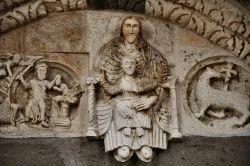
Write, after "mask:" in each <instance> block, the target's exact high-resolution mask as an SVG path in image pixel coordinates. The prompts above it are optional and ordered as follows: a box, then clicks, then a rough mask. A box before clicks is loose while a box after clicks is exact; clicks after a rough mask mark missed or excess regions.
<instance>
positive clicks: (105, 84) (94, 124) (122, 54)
mask: <svg viewBox="0 0 250 166" xmlns="http://www.w3.org/2000/svg"><path fill="white" fill-rule="evenodd" d="M140 26H142V24H141V23H140V20H139V19H138V18H137V17H134V16H130V17H127V18H125V19H124V20H123V24H122V25H121V34H122V36H121V37H119V38H114V39H112V40H111V41H110V42H108V43H107V44H105V45H104V46H103V47H102V48H101V49H100V51H99V55H98V57H97V58H96V61H95V65H94V69H93V71H92V73H91V75H92V76H91V77H88V79H87V85H88V113H89V114H88V115H89V117H88V119H89V126H88V132H87V136H89V137H101V136H104V144H105V151H106V152H109V151H112V152H113V154H114V157H115V159H116V160H118V161H120V162H125V161H127V160H129V159H130V158H131V157H132V155H133V154H134V153H135V154H136V155H137V156H138V157H139V158H140V159H141V160H142V161H144V162H150V161H151V160H152V158H153V154H154V148H159V149H167V141H168V140H169V139H180V138H181V137H182V135H181V134H180V132H179V122H178V115H177V105H176V100H177V97H176V83H177V77H175V76H169V75H168V74H169V73H168V64H167V60H166V59H165V58H164V57H163V56H162V55H161V53H159V52H158V51H157V50H156V49H155V48H153V47H152V46H151V45H150V44H149V43H147V42H146V41H145V40H144V39H143V38H142V36H140V35H139V34H140V33H141V32H140V30H141V27H140ZM97 92H99V93H98V94H97Z"/></svg>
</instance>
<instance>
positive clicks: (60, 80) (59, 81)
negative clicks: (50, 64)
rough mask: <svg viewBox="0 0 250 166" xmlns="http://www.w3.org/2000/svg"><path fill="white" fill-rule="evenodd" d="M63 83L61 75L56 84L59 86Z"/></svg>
mask: <svg viewBox="0 0 250 166" xmlns="http://www.w3.org/2000/svg"><path fill="white" fill-rule="evenodd" d="M61 83H62V78H61V76H60V75H58V76H57V78H56V82H55V84H56V85H57V86H58V85H60V84H61Z"/></svg>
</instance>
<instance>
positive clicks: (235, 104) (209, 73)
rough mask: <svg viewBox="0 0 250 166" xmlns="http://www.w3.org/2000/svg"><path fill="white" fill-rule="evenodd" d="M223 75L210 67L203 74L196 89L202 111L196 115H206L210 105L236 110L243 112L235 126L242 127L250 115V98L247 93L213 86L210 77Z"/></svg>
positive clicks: (215, 107)
mask: <svg viewBox="0 0 250 166" xmlns="http://www.w3.org/2000/svg"><path fill="white" fill-rule="evenodd" d="M222 76H223V75H222V74H221V73H219V72H217V71H216V70H214V69H211V68H209V67H208V68H207V69H206V70H205V71H204V72H203V73H202V74H201V76H200V78H199V80H198V82H197V84H196V89H195V95H196V98H197V102H198V106H199V109H200V112H199V113H196V114H195V116H196V117H197V118H200V117H202V116H204V114H205V112H206V111H207V109H208V108H209V107H211V108H214V109H229V110H234V111H238V112H239V113H241V114H242V116H241V118H240V119H239V121H238V122H237V123H236V124H234V127H241V126H243V125H244V124H245V122H246V121H247V120H248V118H249V116H250V112H249V108H250V99H249V97H248V95H246V94H242V93H239V92H236V91H226V90H219V89H215V88H213V87H211V85H210V79H211V78H221V77H222Z"/></svg>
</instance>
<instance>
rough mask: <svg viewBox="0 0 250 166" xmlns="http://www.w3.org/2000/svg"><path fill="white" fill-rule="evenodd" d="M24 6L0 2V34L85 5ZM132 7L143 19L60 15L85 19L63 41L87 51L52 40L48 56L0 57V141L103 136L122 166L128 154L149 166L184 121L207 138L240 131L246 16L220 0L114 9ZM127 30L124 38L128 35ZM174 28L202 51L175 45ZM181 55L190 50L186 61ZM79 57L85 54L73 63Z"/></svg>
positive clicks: (65, 1) (245, 115) (49, 0)
mask: <svg viewBox="0 0 250 166" xmlns="http://www.w3.org/2000/svg"><path fill="white" fill-rule="evenodd" d="M25 2H26V1H25V0H23V1H21V0H20V1H17V3H16V5H17V4H18V5H19V6H17V7H14V6H13V5H14V4H13V5H12V4H6V3H4V4H5V5H4V6H1V5H0V9H3V10H2V14H1V15H0V32H1V34H0V35H4V34H5V32H7V31H9V30H11V29H14V28H17V27H19V26H23V25H25V24H27V23H30V22H32V21H36V20H37V22H42V20H38V19H39V18H42V17H46V16H50V15H51V18H55V17H56V16H59V15H60V14H59V15H57V14H52V13H55V12H56V13H60V12H61V13H62V14H69V11H71V10H85V9H91V8H90V6H91V5H90V4H89V2H90V1H86V0H37V1H30V2H28V3H25ZM109 2H110V3H111V1H109ZM119 2H121V1H119ZM142 2H145V15H143V16H142V15H139V16H141V17H136V16H134V15H135V14H132V17H131V16H130V14H124V13H120V12H110V13H112V14H110V13H109V11H108V12H107V13H108V14H110V15H111V16H107V15H108V14H105V12H103V11H95V10H94V11H78V12H70V14H69V15H71V16H72V15H73V16H75V17H77V16H80V19H78V17H77V19H76V20H73V19H72V20H73V21H72V26H73V29H74V30H75V29H77V30H78V29H81V28H82V26H83V25H82V24H77V25H76V24H73V23H75V22H80V21H83V19H82V15H81V14H86V13H87V14H89V13H90V14H89V15H88V17H87V19H86V20H87V21H86V22H84V25H86V24H87V25H88V26H90V28H89V29H90V30H89V31H88V32H89V33H88V34H87V35H86V36H84V37H82V38H83V39H82V38H81V39H82V40H81V41H80V40H78V41H75V40H71V36H70V35H72V33H69V34H70V35H69V36H68V38H69V39H70V40H71V41H73V45H74V44H75V45H78V44H79V43H80V44H79V45H84V44H86V43H85V42H86V41H87V42H89V43H87V44H86V45H87V47H88V46H89V48H85V47H84V46H85V45H84V46H83V47H84V48H82V47H81V48H79V50H78V48H77V49H75V48H76V47H72V48H73V49H72V48H71V47H70V46H69V47H70V49H68V48H66V49H64V48H62V47H63V46H64V45H63V44H62V45H60V46H59V47H58V48H59V49H58V50H50V51H48V50H46V49H45V50H39V49H37V48H35V49H31V50H29V49H27V50H25V51H22V52H24V53H22V54H21V53H13V52H14V51H13V52H12V51H9V52H2V51H1V53H2V54H1V56H0V96H1V97H0V111H1V112H0V125H1V126H0V129H1V132H0V135H1V136H2V135H3V136H4V133H7V134H8V132H9V133H17V132H19V133H21V132H24V131H28V132H29V133H31V134H32V133H36V134H37V133H38V134H37V135H36V136H40V135H39V134H40V133H49V132H51V133H55V134H52V136H58V135H60V134H61V133H63V134H61V135H60V136H72V135H73V136H77V134H78V136H88V137H92V138H104V145H105V151H106V152H112V153H113V155H114V158H115V159H116V160H118V161H120V162H125V161H127V160H129V159H130V158H131V157H132V156H133V155H136V156H138V158H139V159H140V160H142V161H144V162H150V161H152V159H153V156H154V154H155V153H156V150H155V149H157V148H158V149H164V150H166V149H167V146H168V141H169V140H175V139H181V138H182V135H190V134H193V133H192V132H190V133H188V132H189V131H191V130H189V129H187V128H192V125H194V126H196V127H197V128H199V129H201V130H203V132H207V133H215V135H216V134H217V133H216V132H215V131H218V130H221V129H225V131H224V130H223V133H222V134H221V135H223V134H224V135H226V134H228V133H230V132H231V133H232V132H234V131H236V132H238V131H239V132H242V133H247V132H249V128H250V126H249V114H250V112H249V106H250V101H249V97H250V94H249V89H250V87H249V81H250V80H249V78H250V71H249V52H250V46H249V33H250V32H249V28H250V27H249V18H248V14H246V13H248V12H244V11H241V10H240V8H237V7H234V6H233V3H232V2H231V1H229V0H228V1H223V2H222V1H216V0H209V1H202V0H146V1H141V0H138V1H129V0H126V3H124V4H123V3H118V4H116V5H115V6H116V7H115V8H116V9H120V8H121V6H123V7H124V8H126V9H127V8H129V10H131V9H136V8H137V7H138V6H139V5H140V4H141V3H142ZM138 4H139V5H138ZM119 5H120V6H119ZM108 6H109V7H108V8H111V7H112V5H111V4H109V5H108ZM129 6H130V7H129ZM131 6H132V7H131ZM91 7H92V6H91ZM10 8H13V10H11V11H10V10H9V9H10ZM222 9H223V10H222ZM64 12H65V13H64ZM84 12H86V13H84ZM88 12H89V13H88ZM102 12H103V13H102ZM72 13H73V14H72ZM102 14H103V17H104V19H102V16H101V15H102ZM116 14H117V15H116ZM84 16H86V15H84ZM127 16H130V17H127ZM133 16H134V17H133ZM148 16H150V17H148ZM65 18H66V17H65ZM69 18H73V17H69ZM141 18H142V19H141ZM46 19H50V17H47V18H46ZM84 19H85V17H84ZM91 19H92V20H91ZM44 20H45V19H44ZM84 21H85V20H84ZM88 21H89V22H88ZM126 21H128V22H126ZM97 22H98V24H96V23H97ZM140 22H142V24H140ZM53 23H54V22H53ZM88 23H89V24H88ZM34 24H35V22H34ZM34 24H33V23H32V25H34ZM50 24H51V22H50ZM93 24H94V26H93ZM128 24H129V25H128ZM132 24H133V26H132V27H133V28H134V29H133V32H134V34H133V35H131V36H129V35H128V33H127V32H128V31H129V28H131V25H132ZM39 25H41V24H39ZM78 25H80V26H79V27H80V28H79V27H77V26H78ZM96 25H98V26H99V25H104V26H103V27H105V28H100V27H98V26H96ZM125 25H128V26H125ZM27 26H29V25H27ZM74 26H75V27H77V28H75V27H74ZM140 26H142V31H140V30H141V28H140ZM177 26H181V27H183V28H185V29H188V30H191V31H193V32H194V33H191V36H192V35H193V36H195V37H196V39H197V40H198V42H197V43H199V42H204V43H205V45H206V46H202V47H201V46H200V45H199V46H196V47H195V46H194V47H192V48H191V47H190V45H188V44H189V43H186V44H185V43H184V44H183V45H182V44H180V43H177V42H179V41H177V40H174V39H176V38H174V37H175V36H174V35H176V31H175V30H176V29H177V28H176V27H177ZM114 27H118V28H114ZM24 28H26V27H24ZM32 28H33V27H32ZM32 28H30V29H32ZM67 28H68V27H66V28H65V29H66V30H67V32H68V29H69V32H72V31H70V30H71V29H70V28H68V29H67ZM84 28H86V29H87V28H88V27H87V26H84ZM91 28H93V29H91ZM95 28H96V29H95ZM112 28H113V30H110V29H112ZM45 29H46V28H45ZM58 29H59V28H58ZM179 29H180V28H179ZM26 30H27V29H26ZM182 30H183V29H181V31H182ZM12 31H13V30H12ZM52 31H53V30H52ZM54 31H56V30H54ZM60 32H61V31H60ZM77 32H78V31H77ZM79 32H80V31H79ZM177 33H178V32H177ZM185 33H186V32H183V34H185ZM6 34H7V33H6ZM196 34H197V35H199V36H200V37H199V36H196ZM91 35H93V36H95V38H92V36H91ZM126 35H127V36H126ZM154 35H155V36H154ZM179 35H181V34H179ZM55 36H56V35H55ZM90 36H91V39H88V38H90ZM151 36H154V37H153V38H154V39H152V38H150V37H151ZM53 37H54V36H49V37H48V38H50V39H51V38H53ZM56 37H57V36H56ZM56 37H55V38H56ZM77 39H79V38H77ZM57 40H59V39H57ZM57 40H54V38H53V40H51V41H52V42H53V44H55V43H56V42H60V41H57ZM30 41H32V42H30V43H32V44H33V43H36V42H35V40H34V41H33V40H30ZM46 41H47V40H46ZM48 41H49V40H48ZM82 41H85V42H83V43H81V42H82ZM207 41H210V42H212V43H214V45H213V44H208V42H207ZM62 42H63V41H62ZM174 42H176V43H177V44H176V43H174ZM48 43H49V42H48ZM88 44H89V45H88ZM216 45H218V46H220V47H222V48H224V49H225V50H229V51H225V50H223V49H221V48H219V47H216ZM67 46H68V45H67ZM187 47H188V48H187ZM189 47H190V48H189ZM36 49H37V50H36ZM60 49H61V50H60ZM181 49H191V51H192V52H193V53H192V54H190V57H191V60H190V61H186V60H185V58H186V56H184V54H183V53H182V52H181V51H180V50H181ZM200 50H202V51H200ZM203 50H205V51H203ZM199 51H200V52H201V53H199V54H197V55H198V56H197V55H196V53H197V52H199ZM85 52H89V53H88V54H87V53H85ZM217 52H220V53H219V54H218V53H217ZM221 52H223V53H221ZM225 52H226V53H225ZM230 52H231V53H230ZM227 53H228V54H227ZM54 54H58V55H57V56H54ZM64 54H66V55H65V56H64ZM83 54H87V55H89V57H90V58H89V59H87V60H86V59H85V60H82V58H83V57H84V55H83ZM72 59H74V60H75V62H74V63H71V60H72ZM82 62H83V63H82ZM88 65H89V66H88ZM83 70H84V72H82V71H83ZM88 70H89V71H88ZM87 72H88V73H87ZM183 73H184V74H183ZM185 73H187V74H185ZM85 81H86V82H85ZM183 89H184V90H183ZM84 90H86V91H87V93H84ZM182 90H183V91H182ZM186 121H188V122H187V123H186ZM83 132H84V133H83ZM72 133H73V134H72ZM70 134H72V135H70ZM16 135H17V137H18V134H16ZM41 135H42V134H41ZM197 135H202V134H200V133H198V134H197ZM224 135H223V136H224ZM229 135H230V134H229ZM19 136H23V135H22V134H20V135H19ZM29 136H30V135H29ZM45 136H46V135H45ZM48 136H51V135H49V134H48ZM216 136H218V135H216Z"/></svg>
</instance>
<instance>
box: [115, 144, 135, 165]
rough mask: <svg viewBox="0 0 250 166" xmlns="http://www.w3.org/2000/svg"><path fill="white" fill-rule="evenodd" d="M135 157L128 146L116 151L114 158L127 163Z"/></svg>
mask: <svg viewBox="0 0 250 166" xmlns="http://www.w3.org/2000/svg"><path fill="white" fill-rule="evenodd" d="M132 155H133V151H131V150H130V148H129V147H127V146H122V147H120V148H118V149H117V150H116V152H115V153H114V157H115V159H116V160H117V161H120V162H126V161H128V160H129V159H130V158H131V156H132Z"/></svg>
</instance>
